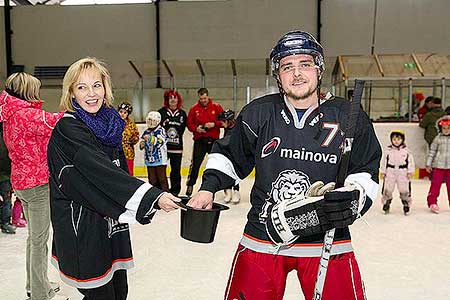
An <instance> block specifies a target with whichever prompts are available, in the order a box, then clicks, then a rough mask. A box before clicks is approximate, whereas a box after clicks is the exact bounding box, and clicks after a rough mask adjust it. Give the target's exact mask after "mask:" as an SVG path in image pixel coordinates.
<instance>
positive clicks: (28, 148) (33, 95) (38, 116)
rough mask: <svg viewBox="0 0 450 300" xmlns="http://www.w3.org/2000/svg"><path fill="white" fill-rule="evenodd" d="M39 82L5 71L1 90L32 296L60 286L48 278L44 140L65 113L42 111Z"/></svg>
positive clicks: (0, 116) (46, 295)
mask: <svg viewBox="0 0 450 300" xmlns="http://www.w3.org/2000/svg"><path fill="white" fill-rule="evenodd" d="M40 87H41V82H40V81H39V79H37V78H36V77H33V76H32V75H29V74H27V73H24V72H20V73H14V74H12V75H11V76H9V77H8V78H7V80H6V89H5V90H4V91H3V92H2V93H1V95H0V121H1V122H3V137H4V140H5V144H6V147H7V148H8V151H9V157H10V158H11V184H12V187H13V189H14V191H15V193H16V195H17V197H19V198H20V199H22V204H23V210H24V214H25V218H26V219H27V221H28V225H29V226H28V238H27V250H26V253H27V254H26V272H27V280H26V291H27V294H28V296H29V297H30V296H31V299H51V298H53V297H54V296H55V291H54V290H59V286H55V287H54V288H52V287H51V286H50V283H49V281H48V278H47V260H48V249H47V241H48V237H49V228H50V202H49V198H50V195H49V186H48V176H49V173H48V167H47V144H48V141H49V139H50V135H51V133H52V130H53V128H54V127H55V124H56V122H58V120H59V119H60V118H61V117H62V115H63V113H58V114H52V113H48V112H46V111H44V110H42V104H43V101H42V100H40V97H39V90H40Z"/></svg>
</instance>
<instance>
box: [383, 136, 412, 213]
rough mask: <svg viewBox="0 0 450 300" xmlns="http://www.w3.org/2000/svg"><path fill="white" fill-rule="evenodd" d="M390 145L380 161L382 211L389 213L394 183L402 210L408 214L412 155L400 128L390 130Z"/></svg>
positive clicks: (410, 200)
mask: <svg viewBox="0 0 450 300" xmlns="http://www.w3.org/2000/svg"><path fill="white" fill-rule="evenodd" d="M390 137H391V145H389V146H388V147H387V149H386V151H385V153H384V159H383V160H382V161H381V162H380V165H381V177H382V178H383V179H384V183H383V189H382V197H381V202H382V203H383V211H384V213H385V214H388V213H389V208H390V206H391V202H392V193H393V192H394V188H395V185H396V184H397V189H398V191H399V193H400V199H401V201H402V204H403V212H404V213H405V215H407V214H409V212H410V208H411V202H412V199H411V177H412V175H413V173H414V170H415V165H414V157H413V155H412V154H411V153H410V152H409V150H408V148H407V147H406V144H405V133H404V132H403V131H401V130H394V131H392V132H391V135H390Z"/></svg>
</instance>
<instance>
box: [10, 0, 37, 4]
mask: <svg viewBox="0 0 450 300" xmlns="http://www.w3.org/2000/svg"><path fill="white" fill-rule="evenodd" d="M12 2H14V3H15V4H17V5H33V3H31V2H30V1H28V0H12Z"/></svg>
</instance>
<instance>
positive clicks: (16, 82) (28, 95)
mask: <svg viewBox="0 0 450 300" xmlns="http://www.w3.org/2000/svg"><path fill="white" fill-rule="evenodd" d="M5 87H6V88H7V89H8V90H10V91H11V92H13V93H15V94H16V95H17V96H18V97H19V98H21V99H23V100H26V101H39V100H40V97H39V89H40V88H41V81H40V80H39V79H37V78H36V77H34V76H33V75H30V74H28V73H25V72H19V73H14V74H12V75H10V76H9V77H8V78H7V79H6V83H5ZM16 95H14V96H16Z"/></svg>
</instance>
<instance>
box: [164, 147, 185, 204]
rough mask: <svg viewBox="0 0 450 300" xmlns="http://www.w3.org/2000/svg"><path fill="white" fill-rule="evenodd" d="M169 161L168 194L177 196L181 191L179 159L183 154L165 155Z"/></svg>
mask: <svg viewBox="0 0 450 300" xmlns="http://www.w3.org/2000/svg"><path fill="white" fill-rule="evenodd" d="M167 156H168V158H169V160H170V192H171V193H172V194H174V195H178V194H179V193H180V191H181V159H182V157H183V153H170V152H169V153H167Z"/></svg>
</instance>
